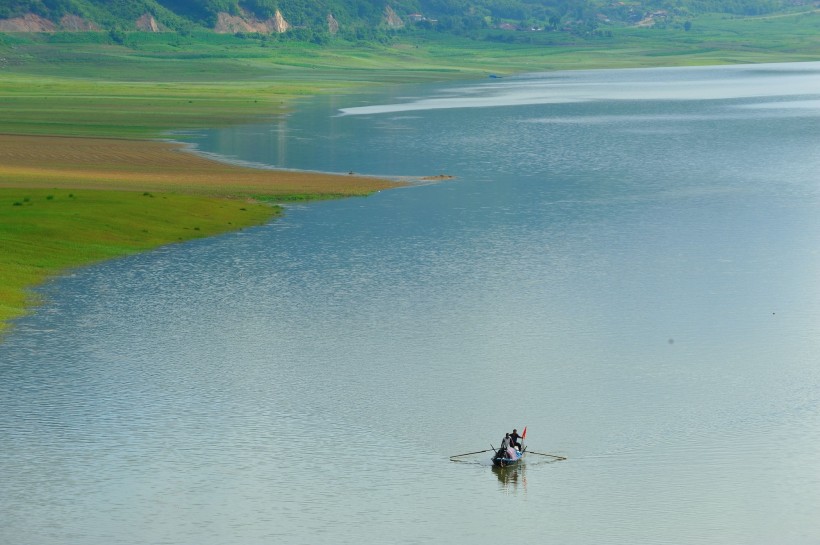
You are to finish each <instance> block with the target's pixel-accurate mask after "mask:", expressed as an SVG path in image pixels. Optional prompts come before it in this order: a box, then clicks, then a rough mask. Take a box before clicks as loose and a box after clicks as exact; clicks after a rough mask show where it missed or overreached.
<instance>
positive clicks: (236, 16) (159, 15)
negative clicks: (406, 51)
mask: <svg viewBox="0 0 820 545" xmlns="http://www.w3.org/2000/svg"><path fill="white" fill-rule="evenodd" d="M799 4H800V0H729V1H725V0H625V1H616V0H540V1H533V0H6V1H5V2H2V3H0V31H24V32H25V31H28V32H31V31H34V32H37V31H55V30H74V31H76V30H121V31H130V30H152V31H162V30H169V31H181V32H186V31H191V30H201V29H211V30H216V31H217V32H223V33H236V32H259V33H270V32H280V33H281V32H287V31H290V32H293V33H295V34H297V35H298V34H299V33H301V34H303V35H308V37H309V35H310V34H311V33H317V32H318V33H327V34H336V33H341V34H342V35H347V36H349V37H354V38H355V37H356V35H357V33H358V34H359V37H361V34H362V33H363V32H365V33H366V32H367V31H372V30H374V29H381V30H388V31H393V32H400V31H401V29H405V31H406V30H409V29H413V28H416V27H421V28H424V29H432V30H437V31H440V32H444V33H455V34H459V33H464V32H469V31H474V30H480V29H490V28H495V29H507V30H526V31H539V30H543V31H563V32H572V33H579V34H582V33H589V32H594V31H601V30H604V31H605V30H606V28H607V27H610V26H629V25H639V26H665V25H677V26H683V25H685V24H686V21H687V20H688V19H689V18H691V17H694V16H697V15H700V14H704V13H725V14H732V15H762V14H771V13H777V12H785V11H787V10H790V9H791V10H793V9H795V6H796V5H799Z"/></svg>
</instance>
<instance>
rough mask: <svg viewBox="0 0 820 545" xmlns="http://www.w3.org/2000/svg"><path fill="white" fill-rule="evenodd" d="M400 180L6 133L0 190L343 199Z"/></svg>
mask: <svg viewBox="0 0 820 545" xmlns="http://www.w3.org/2000/svg"><path fill="white" fill-rule="evenodd" d="M398 185H401V184H400V183H397V182H394V181H389V180H382V179H378V178H372V177H367V176H354V175H341V174H323V173H314V172H295V171H284V170H263V169H255V168H248V167H243V166H237V165H232V164H228V163H223V162H219V161H216V160H213V159H209V158H207V157H203V156H202V155H198V154H196V153H190V152H188V151H186V148H185V146H184V145H182V144H177V143H172V142H157V141H144V140H118V139H109V138H73V137H60V136H22V135H20V136H18V135H1V134H0V187H20V188H25V187H30V188H65V189H109V190H110V189H119V190H132V191H157V192H160V191H167V192H182V193H193V194H205V195H213V196H218V195H223V196H239V195H242V196H247V195H259V196H263V195H265V196H277V195H282V196H285V195H312V196H316V197H331V196H338V197H341V196H353V195H367V194H369V193H372V192H374V191H379V190H381V189H388V188H392V187H397V186H398Z"/></svg>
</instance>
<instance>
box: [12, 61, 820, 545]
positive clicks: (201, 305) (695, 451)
mask: <svg viewBox="0 0 820 545" xmlns="http://www.w3.org/2000/svg"><path fill="white" fill-rule="evenodd" d="M818 129H820V63H812V64H794V65H762V66H745V67H730V68H725V67H724V68H698V69H659V70H635V71H595V72H561V73H550V74H540V75H538V74H537V75H530V76H522V77H516V78H507V79H502V80H487V81H480V82H476V83H473V84H464V83H460V84H454V85H449V86H438V87H432V86H430V87H404V88H392V89H389V90H382V91H380V92H378V93H373V94H370V95H365V96H358V97H342V98H338V97H332V98H323V99H320V100H315V101H312V102H309V103H305V104H304V105H303V108H301V109H300V111H298V112H297V113H295V114H294V115H293V116H291V117H289V118H288V119H286V120H283V121H281V122H278V123H273V124H270V125H261V126H250V127H239V128H235V129H231V130H223V131H215V132H212V133H209V134H203V135H200V136H194V137H192V138H193V141H195V142H197V143H198V144H199V146H200V147H201V148H202V149H203V150H205V151H210V152H216V153H221V154H223V155H227V156H230V157H232V158H234V159H239V160H243V161H250V162H258V163H264V164H269V165H273V166H277V167H286V168H303V169H316V170H328V171H336V172H347V171H355V172H360V173H369V174H390V175H402V176H420V175H429V174H439V173H446V174H451V175H455V176H457V178H456V179H455V180H453V181H448V182H442V183H437V184H426V185H418V186H414V187H410V188H405V189H398V190H393V191H386V192H382V193H380V194H378V195H375V196H373V197H370V198H367V199H349V200H344V201H337V202H327V203H319V204H313V205H309V206H297V207H293V208H291V209H290V210H289V211H288V213H287V215H286V216H285V218H284V219H282V220H279V221H277V222H275V223H273V224H271V225H268V226H264V227H261V228H257V229H250V230H246V231H244V232H242V233H238V234H232V235H227V236H223V237H218V238H214V239H209V240H204V241H198V242H193V243H190V244H184V245H179V246H174V247H170V248H165V249H161V250H159V251H156V252H152V253H148V254H145V255H141V256H137V257H133V258H127V259H121V260H117V261H113V262H110V263H106V264H104V265H101V266H98V267H94V268H90V269H86V270H82V271H78V272H76V273H74V274H72V275H70V276H68V277H65V278H62V279H59V280H58V281H55V282H53V283H51V284H49V285H48V286H46V287H45V288H44V289H43V293H44V294H45V296H46V297H47V300H48V302H47V304H46V305H44V306H43V307H42V308H40V309H39V310H38V312H37V313H36V314H34V315H33V316H30V317H28V318H25V319H23V320H20V321H19V322H18V323H17V327H16V329H15V331H14V333H13V334H12V335H10V336H9V337H8V338H7V339H6V341H5V343H4V344H2V345H0V543H2V544H4V545H5V544H9V545H50V544H60V545H63V544H77V545H80V544H82V545H97V544H101V545H102V544H105V545H115V544H148V543H150V544H154V543H168V544H225V543H237V544H254V545H255V544H278V543H291V544H311V545H312V544H349V543H357V544H361V543H402V544H405V543H406V544H411V543H471V544H497V543H499V542H501V541H502V540H511V539H520V540H522V541H523V542H536V541H535V540H537V542H541V543H543V542H547V541H549V542H554V543H562V544H584V545H586V544H602V543H605V544H635V543H652V544H660V543H670V544H692V543H699V544H704V543H705V544H720V545H726V544H744V545H745V544H761V545H763V544H765V545H770V544H772V543H778V544H817V543H820V522H818V519H817V513H818V512H819V511H820V365H818V363H820V283H818V281H817V279H818V278H820V253H819V251H820V244H818V241H820V176H818V173H819V172H820V145H818V144H819V143H820V139H819V138H818V137H819V136H820V134H819V132H820V131H818ZM524 426H527V427H528V437H527V442H528V444H529V448H530V449H532V450H535V451H539V452H550V453H556V454H560V455H563V456H566V457H567V460H566V461H563V462H557V463H544V459H539V458H538V457H536V456H531V457H530V460H529V462H528V463H527V465H525V466H524V467H523V468H520V469H519V470H518V471H515V472H510V473H506V474H499V473H496V472H494V471H493V470H492V469H491V468H490V467H488V465H487V461H486V458H485V457H484V456H475V457H473V458H468V460H469V461H471V462H472V463H454V462H451V461H449V460H448V458H449V456H451V455H454V454H458V453H463V452H470V451H476V450H481V449H485V448H489V444H490V443H493V444H498V442H499V441H500V438H501V436H502V435H503V432H505V431H509V430H510V429H511V428H513V427H518V428H519V430H520V429H521V428H523V427H524Z"/></svg>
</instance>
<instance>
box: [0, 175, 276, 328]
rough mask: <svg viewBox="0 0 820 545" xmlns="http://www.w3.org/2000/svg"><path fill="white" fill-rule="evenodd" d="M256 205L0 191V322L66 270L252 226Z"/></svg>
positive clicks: (265, 210)
mask: <svg viewBox="0 0 820 545" xmlns="http://www.w3.org/2000/svg"><path fill="white" fill-rule="evenodd" d="M277 213H278V210H277V209H275V208H272V207H270V206H265V205H263V204H259V203H252V202H245V201H241V200H228V199H224V198H203V197H193V196H190V195H179V194H169V193H162V194H152V193H150V192H131V191H103V190H94V191H90V190H70V191H69V190H65V189H32V188H25V189H23V188H0V240H2V245H3V251H2V252H0V278H2V283H0V322H2V323H5V322H7V321H8V320H9V319H11V318H14V317H17V316H19V315H21V314H22V313H23V312H24V309H26V308H29V307H30V306H31V305H33V304H36V303H37V299H36V297H34V296H33V295H32V293H31V292H30V291H29V290H28V288H30V287H31V286H33V285H36V284H38V283H40V282H42V281H44V280H45V279H47V278H49V277H51V276H53V275H55V274H58V273H60V272H61V271H64V270H65V269H67V268H71V267H78V266H81V265H87V264H89V263H93V262H96V261H100V260H103V259H108V258H112V257H118V256H122V255H127V254H131V253H134V252H138V251H143V250H146V249H150V248H154V247H157V246H160V245H163V244H168V243H169V242H172V241H182V240H190V239H193V238H199V237H205V236H209V235H214V234H218V233H224V232H226V231H230V230H235V229H241V228H243V227H247V226H250V225H257V224H260V223H263V222H265V221H267V220H269V219H270V218H271V217H273V216H274V215H276V214H277Z"/></svg>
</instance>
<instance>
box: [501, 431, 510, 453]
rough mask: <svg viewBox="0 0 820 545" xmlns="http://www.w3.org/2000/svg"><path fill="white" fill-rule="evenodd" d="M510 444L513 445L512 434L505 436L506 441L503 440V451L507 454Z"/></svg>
mask: <svg viewBox="0 0 820 545" xmlns="http://www.w3.org/2000/svg"><path fill="white" fill-rule="evenodd" d="M510 444H512V442H511V439H510V434H509V433H507V434H505V435H504V439H502V440H501V450H503V451H505V452H506V451H507V449H508V448H510Z"/></svg>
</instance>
